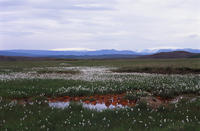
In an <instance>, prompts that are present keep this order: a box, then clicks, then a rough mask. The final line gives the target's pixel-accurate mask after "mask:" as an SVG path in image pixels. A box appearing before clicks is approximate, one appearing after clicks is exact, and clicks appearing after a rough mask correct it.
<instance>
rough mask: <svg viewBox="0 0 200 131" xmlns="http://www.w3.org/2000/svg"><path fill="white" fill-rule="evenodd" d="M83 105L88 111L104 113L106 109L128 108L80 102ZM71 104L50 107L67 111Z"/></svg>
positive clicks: (53, 103) (50, 104)
mask: <svg viewBox="0 0 200 131" xmlns="http://www.w3.org/2000/svg"><path fill="white" fill-rule="evenodd" d="M80 103H82V106H83V107H84V108H87V109H91V110H97V111H102V110H106V109H118V108H125V107H128V106H123V105H120V104H119V105H116V106H114V105H109V106H106V104H105V103H102V104H100V103H98V104H96V105H92V104H86V103H83V102H80ZM69 104H70V102H49V106H50V107H51V108H58V109H65V108H68V107H69Z"/></svg>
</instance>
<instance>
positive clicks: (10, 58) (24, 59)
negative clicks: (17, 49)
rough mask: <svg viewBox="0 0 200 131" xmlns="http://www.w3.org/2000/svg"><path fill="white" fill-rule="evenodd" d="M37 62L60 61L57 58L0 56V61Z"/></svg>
mask: <svg viewBox="0 0 200 131" xmlns="http://www.w3.org/2000/svg"><path fill="white" fill-rule="evenodd" d="M38 60H41V61H42V60H60V59H58V58H46V57H23V56H0V62H1V61H38Z"/></svg>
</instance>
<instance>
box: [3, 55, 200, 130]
mask: <svg viewBox="0 0 200 131" xmlns="http://www.w3.org/2000/svg"><path fill="white" fill-rule="evenodd" d="M199 70H200V59H197V58H195V59H163V60H162V59H157V60H155V59H154V60H150V59H148V60H146V59H134V60H130V59H125V60H57V61H14V62H0V130H8V131H10V130H11V131H12V130H20V131H21V130H33V131H35V130H45V131H46V130H50V131H51V130H52V131H55V130H57V131H62V130H63V131H64V130H72V131H80V130H83V131H90V130H91V131H93V130H97V131H98V130H101V131H102V130H105V131H107V130H109V131H125V130H152V131H154V130H158V131H160V130H162V131H168V130H174V131H179V130H181V131H182V130H185V131H188V130H191V131H198V130H200V112H199V110H200V75H199V74H200V73H199ZM166 72H167V73H166ZM169 72H170V73H169ZM110 94H114V95H115V94H116V95H117V94H124V96H123V98H120V99H122V100H124V101H134V102H135V103H134V106H123V107H122V106H121V105H120V106H119V107H117V108H114V106H112V104H113V103H114V101H112V100H110V98H106V101H111V103H112V104H111V103H110V104H109V103H108V104H109V107H112V108H107V109H103V110H96V109H90V108H86V107H85V105H89V104H86V103H87V102H88V101H96V102H97V105H98V104H100V103H98V101H99V100H98V99H97V98H96V97H94V96H97V95H99V97H100V98H101V97H105V96H103V95H110ZM101 95H102V96H101ZM61 97H63V98H65V97H70V98H71V99H72V98H73V100H70V101H69V103H68V101H66V99H64V100H62V101H59V99H60V98H61ZM82 97H84V99H85V98H87V100H83V99H82V100H81V101H76V100H74V99H77V98H78V99H79V98H82ZM58 98H59V99H58ZM49 99H55V100H56V102H55V103H53V104H58V105H59V104H65V105H67V106H66V107H65V108H58V107H54V106H50V105H51V103H50V101H49ZM102 99H104V100H105V98H102ZM107 99H108V100H107ZM115 99H116V102H118V101H119V100H118V98H115ZM64 101H65V102H64ZM62 102H64V103H62ZM122 102H123V101H122ZM101 104H104V105H106V104H107V103H102V102H101ZM114 104H116V103H114ZM114 104H113V105H114ZM97 105H96V104H94V105H91V104H90V106H97ZM101 106H102V105H101Z"/></svg>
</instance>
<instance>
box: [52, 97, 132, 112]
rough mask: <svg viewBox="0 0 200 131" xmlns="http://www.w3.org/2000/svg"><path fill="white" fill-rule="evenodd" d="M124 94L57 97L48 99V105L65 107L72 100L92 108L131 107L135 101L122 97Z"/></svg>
mask: <svg viewBox="0 0 200 131" xmlns="http://www.w3.org/2000/svg"><path fill="white" fill-rule="evenodd" d="M124 95H125V94H120V95H96V96H90V97H69V96H65V97H59V98H56V99H49V106H50V107H52V108H61V109H64V108H67V107H68V106H69V103H70V102H72V101H75V102H78V103H80V104H82V106H83V107H84V108H88V109H93V110H98V111H101V110H105V109H117V108H126V107H133V106H135V105H136V101H130V100H126V99H124V98H123V96H124Z"/></svg>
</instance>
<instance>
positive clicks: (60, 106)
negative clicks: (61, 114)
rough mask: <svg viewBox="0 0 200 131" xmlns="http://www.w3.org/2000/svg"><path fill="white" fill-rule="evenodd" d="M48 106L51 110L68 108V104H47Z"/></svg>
mask: <svg viewBox="0 0 200 131" xmlns="http://www.w3.org/2000/svg"><path fill="white" fill-rule="evenodd" d="M49 106H50V107H52V108H59V109H64V108H67V107H68V106H69V102H49Z"/></svg>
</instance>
